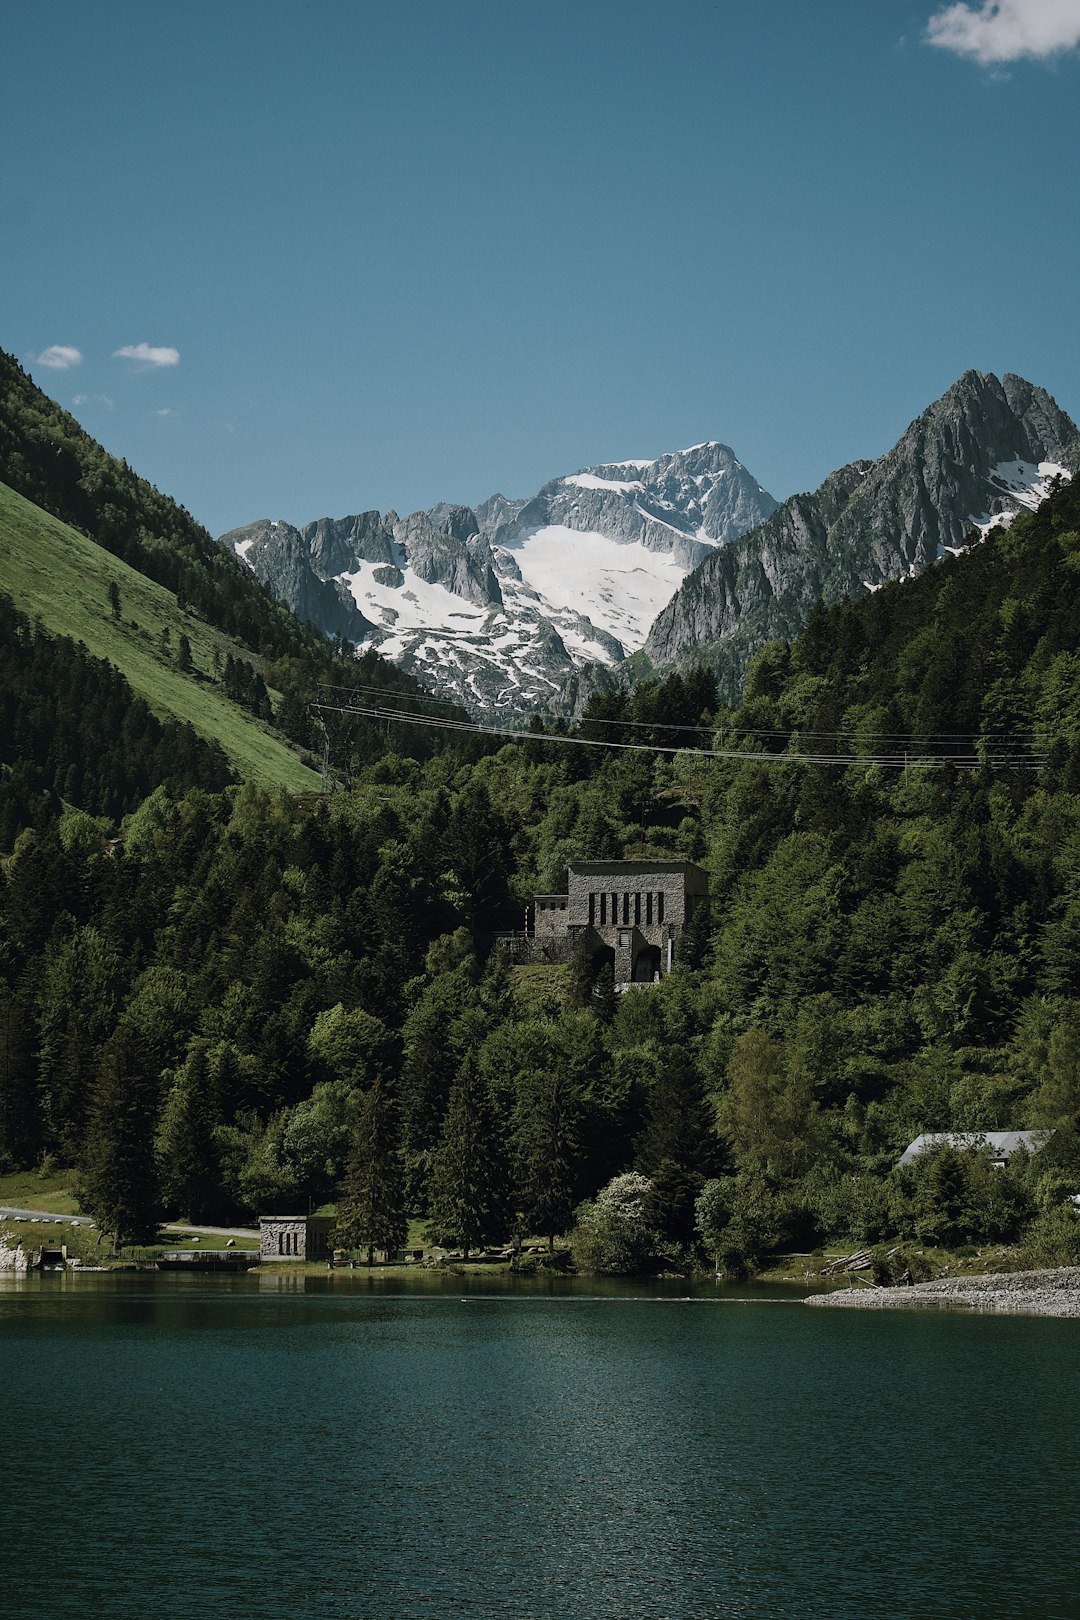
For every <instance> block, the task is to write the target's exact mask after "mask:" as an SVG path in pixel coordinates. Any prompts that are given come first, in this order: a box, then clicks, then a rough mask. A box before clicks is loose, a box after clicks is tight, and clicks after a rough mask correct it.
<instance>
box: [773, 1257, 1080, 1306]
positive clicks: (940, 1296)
mask: <svg viewBox="0 0 1080 1620" xmlns="http://www.w3.org/2000/svg"><path fill="white" fill-rule="evenodd" d="M804 1304H807V1305H835V1306H839V1307H840V1308H841V1309H851V1310H860V1311H887V1310H911V1309H912V1308H915V1307H936V1308H937V1309H938V1310H941V1309H943V1308H948V1309H950V1310H952V1309H956V1308H957V1307H960V1308H963V1309H965V1310H973V1311H1012V1312H1017V1313H1023V1314H1025V1315H1029V1316H1080V1266H1059V1267H1058V1268H1057V1269H1056V1270H1054V1271H999V1272H991V1273H990V1274H989V1275H988V1276H985V1277H938V1278H936V1279H935V1280H934V1281H933V1282H924V1283H916V1284H915V1286H914V1287H913V1288H864V1287H861V1286H860V1287H858V1288H838V1289H837V1290H836V1291H835V1292H834V1293H831V1294H813V1295H811V1297H810V1298H809V1299H807V1300H805V1301H804Z"/></svg>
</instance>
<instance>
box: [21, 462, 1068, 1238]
mask: <svg viewBox="0 0 1080 1620" xmlns="http://www.w3.org/2000/svg"><path fill="white" fill-rule="evenodd" d="M1078 530H1080V492H1078V491H1076V490H1075V489H1074V488H1073V487H1072V486H1067V487H1065V488H1062V489H1061V490H1059V491H1058V492H1057V493H1056V494H1055V495H1054V496H1052V497H1051V499H1050V500H1048V501H1047V502H1046V503H1044V505H1043V507H1042V508H1040V510H1039V511H1038V512H1037V513H1036V514H1034V515H1032V516H1030V517H1022V518H1020V519H1018V520H1017V522H1016V523H1015V524H1014V526H1013V527H1012V528H1011V529H1010V530H1007V531H1000V532H997V533H994V534H992V535H991V536H990V537H989V538H988V539H987V541H986V542H985V543H984V544H982V545H981V546H979V547H977V548H973V549H972V550H971V551H970V552H968V553H967V554H965V555H963V556H961V557H958V558H955V559H949V560H946V561H945V562H943V563H942V564H941V565H939V566H938V567H937V568H936V569H933V570H931V571H930V572H928V573H927V574H925V575H923V576H922V577H921V578H920V579H918V580H915V581H910V582H905V583H903V584H898V585H894V586H888V587H886V588H884V589H883V590H881V591H879V592H877V593H875V594H873V595H870V596H868V597H866V598H865V599H864V600H862V601H860V602H858V603H855V604H850V603H843V604H840V605H838V606H837V607H835V608H833V609H828V610H826V609H822V610H821V611H820V612H818V613H817V614H816V615H815V617H814V619H813V621H812V623H811V624H810V625H809V626H808V629H807V631H806V633H805V634H804V635H803V636H802V637H800V638H799V640H798V641H796V642H795V643H794V644H793V645H791V646H787V645H780V644H776V645H773V646H770V647H768V648H766V649H765V650H764V651H763V652H762V653H761V654H760V655H759V657H758V659H757V660H756V662H755V664H754V667H753V669H752V671H751V674H750V678H749V681H748V684H747V688H746V693H745V697H744V701H743V703H742V705H741V707H740V708H739V709H738V710H737V711H735V712H726V711H720V710H718V709H717V707H716V702H715V696H714V693H713V690H712V685H711V680H710V678H709V677H708V676H707V675H705V674H703V673H701V672H698V673H696V674H692V675H689V676H686V677H684V676H680V675H673V676H670V677H669V678H668V679H667V680H665V681H663V682H658V681H652V682H647V683H644V684H642V685H640V686H638V687H637V688H635V689H633V690H631V691H625V692H620V693H617V694H615V695H614V696H610V695H609V696H604V697H602V698H597V699H596V700H594V703H593V705H592V707H591V709H590V710H589V712H588V713H587V714H586V716H585V717H584V719H583V720H582V722H581V725H580V727H579V728H578V729H577V731H576V732H575V733H573V734H569V735H568V734H566V733H563V734H560V735H555V734H551V735H548V734H545V733H544V732H543V730H542V729H541V728H540V726H539V724H538V723H537V724H535V725H534V727H533V729H532V730H531V732H530V733H529V735H528V736H527V738H524V739H523V740H522V741H521V742H508V743H499V742H496V741H490V740H489V741H484V740H482V739H471V740H470V739H457V738H455V737H454V735H453V734H452V733H451V734H445V733H438V734H437V736H438V740H439V742H440V743H441V745H442V746H441V749H440V751H439V752H438V753H429V754H428V756H427V757H409V756H406V755H404V754H402V753H399V752H397V751H394V750H393V749H391V748H390V747H387V746H384V747H383V748H382V749H380V750H379V751H378V752H377V754H374V755H373V751H372V748H371V743H370V739H365V740H364V741H363V743H362V745H361V746H360V747H359V749H358V751H357V753H356V756H355V758H354V759H353V761H352V770H351V775H352V785H351V787H350V788H349V789H348V790H347V791H346V790H342V791H338V792H334V793H329V794H325V795H322V796H319V795H316V796H301V797H292V798H290V797H288V796H286V795H283V794H280V795H274V794H270V793H266V792H262V791H260V790H257V789H255V788H253V787H251V786H250V785H244V786H231V787H225V788H223V789H218V785H217V784H215V783H213V782H207V781H199V780H197V779H189V780H188V781H186V782H183V783H181V782H179V781H178V780H177V779H176V776H175V773H172V775H171V777H170V778H169V779H163V781H162V782H161V783H159V784H157V785H155V787H154V788H153V790H152V791H150V792H148V793H146V794H143V793H142V785H140V793H139V797H140V800H141V802H139V803H138V805H137V807H133V808H132V809H131V810H130V812H128V813H126V814H124V815H123V816H122V817H118V816H117V815H116V814H115V812H114V813H113V814H112V815H109V814H108V813H107V812H106V813H105V814H101V810H102V803H101V801H100V798H98V799H95V798H94V797H93V794H94V791H96V790H95V789H94V788H93V786H92V784H93V780H94V779H93V775H92V773H87V775H86V778H85V780H86V781H87V782H88V783H90V784H91V786H90V787H89V788H88V789H87V790H86V791H87V793H88V794H89V796H88V797H85V798H84V800H83V802H80V782H81V781H82V780H83V778H81V777H80V770H85V768H86V766H87V764H88V763H89V761H88V759H82V758H81V757H80V755H79V749H80V747H81V746H82V744H81V743H80V742H79V740H78V737H77V736H75V735H74V734H73V740H72V742H71V747H72V749H73V754H72V767H73V768H69V769H68V773H67V775H66V776H65V784H64V786H63V788H62V799H63V801H64V802H63V804H62V805H61V806H60V807H58V808H54V809H53V810H51V811H50V810H49V809H48V807H47V806H46V804H45V802H44V800H43V801H42V804H41V806H40V807H39V813H38V815H37V817H36V820H35V822H34V825H33V826H29V827H26V828H24V829H23V830H21V831H20V832H18V834H17V836H15V837H13V838H12V839H11V842H10V844H9V848H10V849H11V854H10V857H9V858H8V859H6V860H5V862H4V882H3V889H2V892H0V1158H2V1160H3V1162H4V1163H5V1164H6V1165H8V1166H15V1165H24V1164H31V1163H35V1162H39V1161H40V1160H41V1159H42V1158H43V1157H48V1158H49V1159H51V1160H52V1161H53V1162H59V1163H75V1164H77V1165H78V1166H79V1167H80V1174H81V1178H82V1185H83V1190H84V1199H85V1202H86V1204H87V1206H88V1207H89V1208H90V1209H91V1210H93V1211H94V1212H95V1213H96V1214H98V1216H99V1218H100V1219H101V1220H102V1221H103V1223H105V1224H106V1225H107V1226H108V1227H110V1229H112V1230H114V1231H116V1232H117V1234H118V1235H120V1236H121V1237H123V1238H127V1239H131V1238H134V1237H137V1236H140V1235H142V1234H144V1233H146V1232H148V1231H150V1230H152V1228H153V1226H154V1223H155V1222H156V1220H157V1219H158V1217H159V1216H160V1214H161V1212H162V1211H163V1210H167V1211H169V1212H171V1213H173V1214H178V1213H183V1214H186V1215H189V1216H191V1217H192V1218H196V1219H198V1218H202V1219H208V1218H212V1217H213V1218H225V1217H232V1216H235V1215H250V1214H252V1213H255V1212H258V1211H269V1210H273V1209H286V1208H296V1207H315V1206H317V1205H319V1204H321V1203H323V1202H324V1201H329V1200H332V1201H336V1202H337V1204H338V1207H339V1211H340V1218H341V1223H342V1231H343V1232H344V1233H346V1235H348V1236H349V1237H350V1238H351V1240H352V1241H354V1242H355V1243H356V1244H358V1245H360V1246H378V1247H382V1246H384V1245H391V1246H392V1245H394V1244H395V1243H398V1242H400V1241H401V1239H402V1237H403V1234H404V1231H405V1221H406V1218H407V1216H421V1217H423V1218H425V1219H426V1221H427V1223H428V1229H429V1231H430V1232H431V1234H432V1235H433V1237H436V1238H439V1239H441V1240H443V1241H445V1242H446V1243H447V1244H451V1245H456V1246H458V1247H461V1248H464V1249H466V1250H468V1249H470V1248H475V1247H476V1246H478V1245H479V1244H481V1243H484V1242H490V1241H494V1240H502V1239H505V1238H507V1237H512V1236H514V1235H515V1234H518V1235H520V1234H525V1233H528V1234H533V1235H539V1236H544V1237H548V1238H552V1237H554V1236H556V1235H561V1234H565V1233H568V1232H571V1231H572V1233H573V1240H574V1251H575V1255H576V1257H577V1259H578V1261H579V1263H581V1264H587V1265H593V1266H596V1267H598V1268H600V1269H615V1270H618V1269H634V1268H635V1267H639V1266H657V1265H661V1266H675V1265H685V1264H687V1263H692V1261H693V1259H694V1257H695V1256H697V1255H701V1254H703V1253H709V1254H714V1253H715V1254H716V1255H718V1256H719V1257H720V1259H721V1263H723V1264H724V1265H726V1266H727V1267H728V1268H729V1269H732V1270H737V1269H741V1268H745V1267H747V1266H753V1265H754V1264H756V1263H757V1262H758V1261H759V1260H760V1258H761V1256H762V1255H763V1254H765V1253H767V1252H769V1251H771V1250H776V1249H782V1248H785V1247H788V1248H793V1247H798V1248H808V1247H811V1246H812V1245H814V1244H816V1243H820V1242H822V1241H825V1240H832V1241H837V1242H841V1243H845V1244H847V1243H849V1244H851V1245H853V1246H854V1245H860V1244H866V1245H871V1244H876V1243H885V1242H887V1241H888V1242H891V1243H894V1244H897V1245H898V1244H901V1243H902V1242H903V1241H904V1240H908V1239H911V1240H918V1241H919V1242H920V1243H923V1244H941V1245H946V1246H948V1245H950V1244H951V1245H961V1244H964V1243H981V1242H991V1241H1011V1240H1016V1239H1018V1238H1021V1237H1024V1236H1025V1235H1026V1240H1027V1242H1028V1245H1029V1252H1031V1253H1034V1254H1041V1255H1044V1256H1051V1257H1055V1256H1060V1255H1065V1256H1066V1257H1068V1256H1071V1255H1074V1254H1075V1253H1076V1252H1077V1251H1076V1233H1075V1231H1074V1223H1073V1216H1072V1212H1071V1208H1070V1207H1069V1205H1068V1204H1067V1203H1066V1202H1065V1197H1066V1194H1067V1193H1069V1192H1071V1191H1074V1190H1076V1187H1075V1185H1074V1182H1076V1177H1077V1175H1078V1173H1080V1161H1078V1159H1077V1149H1076V1137H1075V1128H1076V1121H1077V1111H1078V1106H1080V1004H1078V1002H1077V999H1076V987H1077V984H1078V982H1080V981H1078V973H1080V798H1078V797H1077V786H1078V781H1080V775H1078V773H1080V655H1078V653H1077V650H1076V649H1077V646H1078V631H1080V533H1078ZM16 629H17V636H16V639H20V638H21V639H22V640H23V641H25V640H26V638H27V636H28V634H29V632H28V631H27V629H26V627H25V626H23V627H16ZM31 639H32V638H31ZM38 655H39V656H40V649H39V653H38ZM67 656H69V655H67V654H65V657H67ZM63 667H64V660H63V659H60V660H58V662H57V669H58V670H59V671H62V670H63ZM67 678H69V677H64V676H63V675H62V674H61V675H58V679H60V680H61V682H62V681H63V680H64V679H67ZM85 699H86V710H87V716H86V730H85V737H86V743H85V747H86V749H87V750H88V751H89V753H90V754H93V753H94V752H95V751H96V750H97V748H98V744H97V743H96V742H95V741H94V738H95V731H94V725H93V720H92V716H93V713H94V711H95V709H96V707H97V706H98V704H99V703H100V704H101V705H103V706H104V705H107V704H108V702H109V691H108V682H107V681H103V683H102V685H101V689H100V694H99V692H98V690H97V689H96V688H94V687H93V686H92V685H90V684H87V685H86V687H85ZM401 729H402V731H405V730H406V729H407V728H405V727H402V728H401ZM575 738H577V739H579V740H580V742H589V743H596V742H603V743H622V744H627V743H632V744H633V745H634V746H633V747H629V748H622V749H611V748H608V747H595V746H580V745H579V743H576V742H575ZM716 750H719V751H721V753H722V754H727V755H732V756H735V757H712V755H713V753H714V752H715V751H716ZM144 753H145V754H146V757H148V758H149V759H150V760H151V761H152V760H153V758H154V757H155V756H154V755H153V751H152V747H149V748H148V750H147V749H144ZM811 755H814V756H821V758H822V759H825V758H833V759H836V760H837V761H838V762H836V763H821V762H816V761H815V759H813V758H811V757H808V756H811ZM777 756H780V757H777ZM840 756H847V757H840ZM905 760H906V764H907V768H902V767H903V765H904V763H905ZM894 766H896V767H901V768H892V767H894ZM6 768H7V767H6ZM16 768H18V767H17V766H16ZM134 780H135V778H134V776H133V781H134ZM144 782H145V779H143V785H144ZM69 788H70V792H69V791H68V789H69ZM649 856H655V857H658V858H665V859H672V858H688V859H693V860H695V861H699V862H701V863H702V864H703V865H704V866H705V867H706V868H707V869H708V871H709V873H710V882H711V889H712V899H711V920H710V923H709V926H708V928H707V929H705V928H702V927H699V928H697V929H695V930H691V931H688V933H687V935H686V936H685V937H684V940H683V950H682V960H681V961H680V962H679V963H678V965H677V967H676V970H675V971H674V972H673V973H672V974H671V975H670V977H669V978H667V979H666V980H665V981H664V982H663V983H662V984H660V985H659V986H656V987H654V988H652V989H649V990H647V991H639V992H635V993H633V994H629V995H624V996H620V997H616V996H615V995H614V994H613V993H612V987H611V985H610V983H607V984H605V983H604V981H603V979H602V978H601V979H599V980H595V979H593V978H592V976H591V975H590V972H589V965H588V963H587V962H579V963H576V964H575V965H574V967H573V968H571V969H569V970H568V969H565V968H562V969H560V968H528V969H512V968H509V967H508V966H507V964H506V962H505V960H504V958H503V957H502V955H501V954H500V952H499V950H498V949H497V947H496V946H495V943H494V934H495V932H496V931H497V930H498V929H500V928H504V927H507V926H512V925H513V924H515V923H516V922H517V920H518V919H519V918H520V915H521V912H522V908H523V906H524V905H525V903H526V902H527V899H528V897H529V896H530V895H531V894H532V893H533V892H534V891H540V892H553V891H556V890H558V889H559V888H560V887H561V886H562V883H563V879H564V876H565V867H566V863H567V861H568V860H571V859H575V858H583V859H588V858H592V859H610V858H623V857H633V858H638V857H649ZM1021 1126H1045V1127H1047V1128H1049V1129H1052V1130H1053V1131H1054V1136H1053V1138H1052V1139H1051V1141H1050V1144H1049V1146H1047V1147H1046V1148H1045V1149H1043V1151H1042V1152H1041V1153H1039V1154H1038V1155H1037V1156H1036V1157H1035V1158H1034V1159H1033V1160H1032V1161H1031V1163H1030V1164H1028V1163H1026V1162H1025V1163H1023V1164H1021V1165H1020V1166H1019V1167H1016V1166H1015V1165H1014V1166H1013V1167H1012V1168H1009V1169H1006V1170H1005V1171H996V1170H992V1169H991V1168H990V1166H989V1161H988V1160H987V1159H986V1158H985V1157H984V1156H982V1155H979V1154H972V1153H960V1152H949V1151H945V1152H943V1153H938V1154H936V1155H932V1156H929V1157H928V1158H927V1159H926V1160H925V1161H923V1162H921V1163H920V1164H919V1165H918V1166H916V1167H915V1168H914V1169H912V1170H905V1171H903V1172H899V1171H897V1170H896V1169H895V1168H894V1167H895V1163H896V1160H897V1158H898V1157H899V1153H900V1151H901V1150H902V1149H903V1148H904V1147H905V1146H906V1144H907V1143H908V1142H909V1141H910V1140H911V1139H912V1138H913V1137H914V1136H915V1135H916V1134H917V1133H918V1132H919V1131H922V1130H947V1129H972V1130H975V1129H1006V1128H1012V1127H1021Z"/></svg>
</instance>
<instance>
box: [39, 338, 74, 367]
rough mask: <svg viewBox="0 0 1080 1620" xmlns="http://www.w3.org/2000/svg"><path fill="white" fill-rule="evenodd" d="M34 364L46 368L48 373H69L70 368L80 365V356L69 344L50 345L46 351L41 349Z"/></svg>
mask: <svg viewBox="0 0 1080 1620" xmlns="http://www.w3.org/2000/svg"><path fill="white" fill-rule="evenodd" d="M35 363H36V364H37V365H39V366H48V368H49V370H50V371H70V370H71V368H72V366H79V365H81V364H82V355H81V354H80V352H79V350H78V349H75V348H73V347H72V346H71V344H70V343H50V344H49V347H48V348H47V349H42V351H41V353H40V354H39V355H38V356H37V360H36V362H35Z"/></svg>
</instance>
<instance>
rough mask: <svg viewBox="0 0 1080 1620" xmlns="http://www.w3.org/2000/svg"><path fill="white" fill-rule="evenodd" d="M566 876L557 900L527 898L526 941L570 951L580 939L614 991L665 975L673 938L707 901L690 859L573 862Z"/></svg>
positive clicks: (702, 876)
mask: <svg viewBox="0 0 1080 1620" xmlns="http://www.w3.org/2000/svg"><path fill="white" fill-rule="evenodd" d="M566 876H567V892H566V894H565V895H551V894H538V895H536V896H535V897H534V901H533V918H534V921H533V937H534V939H535V940H538V941H551V942H552V943H554V942H556V941H558V940H562V941H564V942H565V943H566V944H567V945H568V946H569V947H570V948H572V947H573V945H574V943H575V942H576V941H577V939H579V938H580V936H581V935H582V934H585V935H586V937H587V942H588V945H589V947H590V950H591V954H592V955H593V956H594V957H595V956H597V955H601V956H603V957H605V958H606V959H608V960H610V962H611V965H612V968H613V970H614V974H615V983H616V984H617V985H620V986H628V985H634V984H652V983H654V982H655V981H656V980H657V979H659V978H660V977H661V976H662V975H663V974H665V973H669V972H670V971H671V966H672V962H673V960H674V951H675V943H676V941H677V940H678V938H679V935H680V934H681V933H682V931H683V929H684V928H685V926H686V924H687V923H688V922H689V921H690V919H691V917H693V915H694V913H695V911H696V910H697V908H698V907H700V906H705V905H707V904H708V899H709V879H708V874H707V873H706V872H704V871H703V870H702V868H701V867H700V866H695V865H694V864H693V862H691V861H575V862H574V863H573V864H572V865H571V866H570V867H569V868H568V870H567V875H566Z"/></svg>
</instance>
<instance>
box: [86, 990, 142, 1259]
mask: <svg viewBox="0 0 1080 1620" xmlns="http://www.w3.org/2000/svg"><path fill="white" fill-rule="evenodd" d="M157 1096H158V1075H157V1074H156V1072H155V1071H154V1070H153V1067H152V1065H151V1063H150V1061H149V1060H148V1055H147V1050H146V1044H145V1042H144V1040H143V1039H142V1037H141V1036H140V1035H139V1034H138V1032H137V1031H136V1030H133V1029H132V1028H131V1027H130V1026H129V1025H127V1024H125V1023H124V1022H123V1021H121V1022H120V1024H119V1025H118V1026H117V1029H116V1032H115V1034H114V1035H113V1036H112V1038H111V1039H110V1040H109V1041H108V1043H107V1044H106V1046H105V1050H104V1051H103V1053H102V1056H101V1063H100V1065H99V1068H98V1076H97V1086H96V1088H95V1092H94V1099H93V1104H92V1107H91V1113H90V1121H89V1125H88V1127H87V1133H86V1148H85V1151H84V1153H83V1158H82V1163H81V1165H80V1171H79V1202H80V1203H81V1205H82V1207H83V1208H84V1209H86V1210H89V1212H90V1213H91V1214H92V1215H93V1216H94V1217H95V1219H96V1220H97V1222H98V1225H99V1226H101V1227H102V1229H103V1230H104V1231H106V1232H111V1233H112V1234H113V1237H114V1239H115V1242H116V1245H117V1247H122V1246H123V1245H124V1244H125V1243H140V1242H143V1243H145V1242H148V1241H149V1240H150V1239H152V1238H153V1237H154V1235H155V1233H156V1231H157V1224H158V1221H159V1219H160V1217H161V1204H160V1200H159V1196H158V1179H157V1167H156V1164H155V1161H154V1125H155V1123H156V1116H157Z"/></svg>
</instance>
